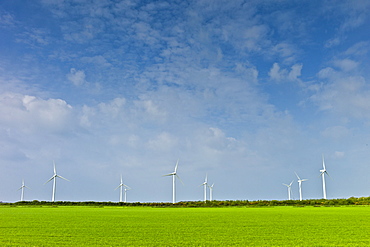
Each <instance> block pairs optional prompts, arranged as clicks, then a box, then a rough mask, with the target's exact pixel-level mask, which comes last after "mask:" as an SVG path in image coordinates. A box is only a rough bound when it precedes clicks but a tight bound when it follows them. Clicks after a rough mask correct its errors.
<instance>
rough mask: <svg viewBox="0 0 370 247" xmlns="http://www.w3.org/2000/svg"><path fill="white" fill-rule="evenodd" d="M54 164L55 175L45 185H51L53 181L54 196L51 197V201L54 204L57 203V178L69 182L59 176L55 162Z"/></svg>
mask: <svg viewBox="0 0 370 247" xmlns="http://www.w3.org/2000/svg"><path fill="white" fill-rule="evenodd" d="M53 164H54V175H53V176H52V177H51V178H50V179H49V180H48V181H46V182H45V184H47V183H49V182H50V181H51V180H53V194H52V195H51V201H52V202H54V201H55V192H56V187H57V178H61V179H64V180H66V181H69V180H68V179H66V178H64V177H62V176H59V175H58V174H57V169H56V168H55V162H54V161H53Z"/></svg>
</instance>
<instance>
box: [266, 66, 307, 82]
mask: <svg viewBox="0 0 370 247" xmlns="http://www.w3.org/2000/svg"><path fill="white" fill-rule="evenodd" d="M302 67H303V66H302V64H294V65H293V66H292V67H291V68H290V71H289V70H288V69H281V68H280V66H279V64H278V63H274V64H273V65H272V68H271V69H270V71H269V76H270V78H271V79H272V80H275V81H277V82H281V81H300V79H299V77H300V76H301V70H302Z"/></svg>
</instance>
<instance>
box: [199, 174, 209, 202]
mask: <svg viewBox="0 0 370 247" xmlns="http://www.w3.org/2000/svg"><path fill="white" fill-rule="evenodd" d="M199 186H203V187H204V202H206V201H207V186H208V182H207V174H206V178H205V179H204V182H203V183H202V184H201V185H199Z"/></svg>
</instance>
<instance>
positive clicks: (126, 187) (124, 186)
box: [115, 174, 131, 202]
mask: <svg viewBox="0 0 370 247" xmlns="http://www.w3.org/2000/svg"><path fill="white" fill-rule="evenodd" d="M118 188H120V192H119V202H122V190H124V191H125V201H124V202H127V200H126V199H127V196H126V194H127V191H128V190H130V189H131V188H130V187H129V186H127V185H126V184H124V183H123V181H122V174H121V183H120V184H119V185H118V187H117V188H116V189H118ZM116 189H115V190H116Z"/></svg>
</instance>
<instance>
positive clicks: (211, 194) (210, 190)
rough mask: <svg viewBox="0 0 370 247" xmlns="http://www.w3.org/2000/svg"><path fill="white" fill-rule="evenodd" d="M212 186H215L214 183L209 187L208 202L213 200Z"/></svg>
mask: <svg viewBox="0 0 370 247" xmlns="http://www.w3.org/2000/svg"><path fill="white" fill-rule="evenodd" d="M213 185H215V184H214V183H213V184H212V185H211V186H209V200H210V201H212V200H213Z"/></svg>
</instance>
